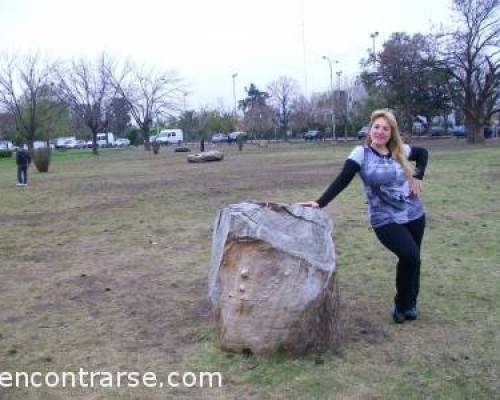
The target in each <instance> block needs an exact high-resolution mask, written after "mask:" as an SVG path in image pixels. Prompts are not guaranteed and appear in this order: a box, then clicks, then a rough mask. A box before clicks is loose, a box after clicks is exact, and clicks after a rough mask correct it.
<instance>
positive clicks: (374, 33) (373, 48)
mask: <svg viewBox="0 0 500 400" xmlns="http://www.w3.org/2000/svg"><path fill="white" fill-rule="evenodd" d="M377 36H378V32H372V33H370V37H371V38H372V55H373V64H375V61H376V58H375V38H376V37H377Z"/></svg>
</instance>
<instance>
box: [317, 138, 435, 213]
mask: <svg viewBox="0 0 500 400" xmlns="http://www.w3.org/2000/svg"><path fill="white" fill-rule="evenodd" d="M428 157H429V154H428V152H427V150H426V149H424V148H422V147H414V146H411V151H410V155H409V156H408V160H409V161H415V163H416V169H415V174H414V175H413V176H414V177H415V178H416V179H420V180H422V179H423V178H424V174H425V168H426V167H427V160H428ZM360 169H361V167H360V165H359V164H358V163H357V162H356V161H354V160H351V159H347V160H346V161H345V163H344V167H343V168H342V171H340V174H339V175H338V176H337V178H335V180H334V181H333V182H332V183H331V185H330V186H329V187H328V188H327V189H326V191H325V192H324V193H323V194H322V195H321V197H320V198H319V199H318V200H316V202H317V203H318V205H319V206H320V208H323V207H326V205H327V204H328V203H330V202H331V201H332V200H333V199H334V198H335V197H337V195H338V194H339V193H340V192H342V191H343V190H344V189H345V188H346V187H347V186H348V185H349V183H351V181H352V179H353V178H354V176H355V175H356V173H357V172H359V170H360Z"/></svg>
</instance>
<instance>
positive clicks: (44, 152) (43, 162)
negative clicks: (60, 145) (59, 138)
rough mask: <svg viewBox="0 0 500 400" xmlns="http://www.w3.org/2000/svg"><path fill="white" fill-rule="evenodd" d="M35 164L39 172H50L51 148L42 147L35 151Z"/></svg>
mask: <svg viewBox="0 0 500 400" xmlns="http://www.w3.org/2000/svg"><path fill="white" fill-rule="evenodd" d="M33 162H34V163H35V166H36V169H37V170H38V172H49V164H50V148H48V147H42V148H39V149H35V150H33Z"/></svg>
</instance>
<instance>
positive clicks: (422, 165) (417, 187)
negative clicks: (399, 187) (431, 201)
mask: <svg viewBox="0 0 500 400" xmlns="http://www.w3.org/2000/svg"><path fill="white" fill-rule="evenodd" d="M428 158H429V153H428V152H427V150H426V149H424V148H422V147H414V146H411V150H410V155H409V156H408V160H409V161H415V164H416V170H415V174H414V175H413V179H412V181H411V183H410V191H411V193H412V194H414V195H415V196H417V197H420V195H421V193H422V179H423V178H424V174H425V169H426V168H427V160H428Z"/></svg>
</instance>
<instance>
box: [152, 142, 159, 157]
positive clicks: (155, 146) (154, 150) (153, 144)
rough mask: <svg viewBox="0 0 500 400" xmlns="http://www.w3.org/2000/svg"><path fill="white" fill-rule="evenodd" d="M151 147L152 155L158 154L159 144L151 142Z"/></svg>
mask: <svg viewBox="0 0 500 400" xmlns="http://www.w3.org/2000/svg"><path fill="white" fill-rule="evenodd" d="M151 146H152V147H153V153H154V154H158V152H159V151H160V142H156V141H155V142H152V143H151Z"/></svg>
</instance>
